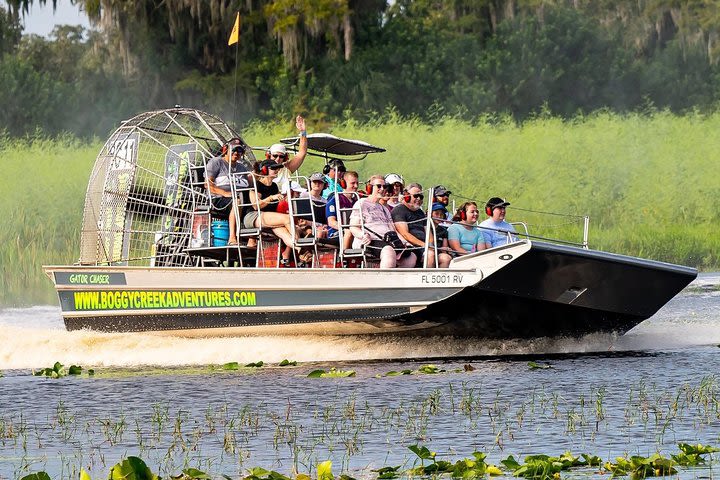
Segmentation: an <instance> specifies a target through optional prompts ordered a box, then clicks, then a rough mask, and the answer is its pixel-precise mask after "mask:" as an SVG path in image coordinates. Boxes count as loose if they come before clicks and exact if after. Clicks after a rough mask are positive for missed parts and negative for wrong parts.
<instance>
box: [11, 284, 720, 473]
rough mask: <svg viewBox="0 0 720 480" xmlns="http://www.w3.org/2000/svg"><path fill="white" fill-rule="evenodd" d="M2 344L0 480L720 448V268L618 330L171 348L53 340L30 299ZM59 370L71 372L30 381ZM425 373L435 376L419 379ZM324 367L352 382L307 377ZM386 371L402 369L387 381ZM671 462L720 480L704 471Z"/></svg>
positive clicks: (206, 342) (228, 341)
mask: <svg viewBox="0 0 720 480" xmlns="http://www.w3.org/2000/svg"><path fill="white" fill-rule="evenodd" d="M0 340H1V341H0V372H1V373H2V375H3V376H2V377H0V479H15V478H20V477H21V476H23V475H25V474H27V473H30V472H38V471H47V472H48V473H49V474H50V475H51V477H52V478H56V479H65V478H78V472H79V470H80V469H81V468H83V469H85V470H87V471H88V472H90V473H91V474H92V477H93V478H107V475H108V472H109V470H110V468H111V467H112V465H114V464H115V463H117V462H119V461H120V460H121V459H122V458H124V457H127V456H129V455H136V456H139V457H141V458H142V459H143V460H145V461H146V462H147V464H148V465H149V466H150V468H151V469H152V470H153V471H155V472H156V473H160V474H161V475H163V476H164V477H167V476H169V475H171V474H178V473H180V471H181V470H182V469H183V468H186V467H195V468H199V469H200V470H204V471H207V472H209V473H212V474H213V475H215V476H216V477H217V478H220V475H222V474H224V475H227V476H228V477H230V478H241V477H242V476H244V475H246V474H247V473H246V472H247V470H248V469H249V468H252V467H257V466H261V467H264V468H267V469H271V468H272V469H274V470H277V471H279V472H281V473H284V474H288V475H289V474H292V473H294V472H301V473H311V474H312V475H313V476H314V468H315V465H316V464H317V462H321V461H324V460H332V462H333V472H334V473H335V474H336V475H338V474H340V473H349V474H350V475H352V476H354V477H357V478H376V476H377V475H376V474H375V473H373V472H372V471H371V470H372V469H375V468H380V467H382V466H397V465H402V468H404V469H406V468H410V467H412V466H413V465H414V462H415V460H414V458H415V456H414V454H413V453H412V452H411V451H410V450H408V448H407V447H408V446H411V445H415V444H419V445H426V446H428V447H429V448H430V449H431V450H433V451H436V452H437V455H438V458H441V459H445V460H451V461H455V460H458V459H460V458H466V457H469V456H470V455H471V454H472V452H474V451H482V452H485V453H487V454H488V461H489V462H490V463H496V464H498V463H499V462H500V460H502V459H504V458H506V457H507V456H508V455H514V456H515V458H518V457H520V458H522V457H524V456H526V455H530V454H548V455H559V454H561V453H563V452H565V451H568V450H570V451H572V452H573V453H575V454H579V453H589V454H593V455H598V456H600V457H601V458H603V460H613V461H614V459H615V457H617V456H622V455H643V456H647V455H650V454H652V453H655V452H660V453H661V454H663V455H666V456H669V455H670V454H674V453H677V452H678V447H677V443H679V442H685V443H694V444H696V443H703V444H710V445H715V446H720V428H718V427H720V381H719V379H718V377H717V375H718V373H719V372H720V368H719V367H720V348H718V344H719V343H720V274H704V275H701V276H700V278H699V279H698V280H697V281H695V282H694V283H693V284H692V285H691V286H690V287H688V288H687V289H686V290H685V291H684V292H682V293H681V294H680V295H679V296H678V297H676V298H675V299H673V300H672V301H671V302H670V303H669V304H668V305H667V306H665V307H664V308H663V309H662V310H661V311H660V312H658V314H656V315H655V316H654V317H653V318H651V319H650V320H648V321H646V322H644V323H643V324H641V325H639V326H638V327H636V328H635V329H633V330H632V331H631V332H629V333H628V334H626V335H624V336H621V337H615V336H611V335H594V336H588V337H585V338H581V339H537V340H534V341H506V342H488V341H480V340H473V341H466V340H461V339H452V338H431V339H407V338H396V337H360V338H358V337H292V338H283V337H254V338H177V337H171V336H167V335H157V334H147V333H133V334H104V333H96V332H66V331H65V330H64V327H63V324H62V319H61V317H60V313H59V310H58V308H56V307H33V308H25V309H5V310H0ZM283 359H289V360H293V361H297V362H300V363H299V364H298V365H297V366H288V367H279V366H278V362H280V361H281V360H283ZM56 361H60V362H61V363H63V364H64V365H66V366H70V365H71V364H75V365H80V366H82V367H83V368H84V371H83V374H82V375H80V376H66V377H62V378H59V379H50V378H44V377H37V376H32V375H31V372H32V371H33V370H37V369H40V368H44V367H51V366H52V365H53V364H54V363H55V362H56ZM258 361H263V362H264V366H263V367H261V368H240V369H239V370H224V369H222V368H221V367H219V365H222V364H225V363H228V362H238V363H239V364H240V365H243V364H246V363H249V362H258ZM529 362H535V363H536V364H538V365H541V366H549V367H551V368H531V364H530V363H529ZM428 364H432V365H435V366H436V367H437V368H438V369H439V370H444V371H440V372H439V373H435V374H422V373H418V372H417V371H418V370H419V369H420V368H421V367H423V366H424V365H428ZM88 368H92V369H94V371H95V374H94V375H92V376H89V375H88V374H87V369H88ZM330 368H336V369H338V370H343V371H348V370H353V371H355V372H356V373H355V376H353V377H349V378H307V374H308V373H309V372H310V371H312V370H315V369H323V370H329V369H330ZM401 370H411V371H413V374H411V375H400V376H392V377H387V376H385V375H386V374H387V373H388V372H390V371H401ZM716 455H717V454H716ZM717 458H719V459H720V456H718V457H717ZM679 470H680V472H679V477H680V478H714V477H715V476H717V475H718V474H720V466H718V464H717V462H712V461H711V462H709V465H708V466H705V467H694V468H680V469H679ZM577 476H582V477H598V478H601V474H599V473H598V469H597V468H595V469H586V470H581V471H573V472H564V473H563V477H577ZM507 477H508V478H512V477H511V475H510V474H509V473H508V474H507ZM605 478H609V477H608V474H607V473H606V474H605Z"/></svg>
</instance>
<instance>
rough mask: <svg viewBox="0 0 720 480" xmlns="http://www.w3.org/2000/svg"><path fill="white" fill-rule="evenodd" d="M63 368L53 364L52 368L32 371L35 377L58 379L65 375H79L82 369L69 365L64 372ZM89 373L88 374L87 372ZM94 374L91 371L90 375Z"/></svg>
mask: <svg viewBox="0 0 720 480" xmlns="http://www.w3.org/2000/svg"><path fill="white" fill-rule="evenodd" d="M64 367H65V366H64V365H63V364H62V363H60V362H55V365H53V366H52V367H47V368H41V369H40V370H37V371H36V370H33V375H35V376H36V377H48V378H60V377H64V376H66V375H80V374H81V373H82V370H83V368H82V367H80V366H78V365H70V367H69V368H68V369H67V371H65V368H64ZM88 373H89V372H88ZM94 373H95V372H94V371H93V373H92V374H94Z"/></svg>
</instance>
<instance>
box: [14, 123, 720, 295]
mask: <svg viewBox="0 0 720 480" xmlns="http://www.w3.org/2000/svg"><path fill="white" fill-rule="evenodd" d="M288 125H289V124H283V125H268V124H258V123H254V124H250V125H248V126H247V128H246V129H245V132H244V136H245V138H246V140H247V141H248V143H250V144H251V145H269V144H270V143H273V142H275V141H277V139H278V138H281V137H284V136H287V135H288V134H291V133H292V132H291V131H288ZM719 128H720V113H715V114H711V115H700V114H688V115H685V116H677V115H674V114H671V113H667V112H651V113H649V114H643V115H640V114H629V115H618V114H613V113H607V112H598V113H595V114H593V115H589V116H583V117H577V118H575V119H573V120H571V121H564V120H561V119H559V118H553V117H538V118H535V119H531V120H528V121H526V122H524V123H523V124H521V125H518V124H516V123H514V122H512V121H511V120H509V119H506V118H492V117H488V118H481V119H478V120H477V121H476V122H473V123H469V122H464V121H459V120H455V119H453V118H445V119H441V120H440V121H438V122H437V123H435V124H433V125H427V124H422V123H420V122H419V121H417V120H413V119H402V118H399V117H398V116H396V115H393V114H392V113H390V114H387V115H384V116H382V117H381V118H380V119H379V120H377V121H374V122H370V123H366V124H359V123H357V122H354V121H352V120H348V121H346V122H344V123H341V124H337V125H335V126H334V127H333V128H332V130H331V133H333V134H336V135H338V136H341V137H348V138H359V139H362V140H365V141H368V142H370V143H372V144H375V145H378V146H382V147H385V148H387V150H388V152H387V153H386V154H383V155H370V156H369V157H368V158H367V159H366V160H365V161H363V162H357V163H349V164H348V168H350V169H356V170H358V171H359V172H360V174H361V179H364V178H367V177H368V176H369V175H370V174H373V173H389V172H399V173H402V174H403V175H404V176H405V178H406V181H418V182H420V183H422V184H423V185H424V186H425V187H430V186H432V185H435V184H439V183H442V184H443V185H445V186H446V187H448V188H450V189H451V190H452V191H453V193H454V199H455V201H456V202H462V201H464V200H465V199H466V198H469V199H476V200H478V201H479V202H484V201H485V200H486V199H487V198H489V197H491V196H495V195H498V196H502V197H506V198H507V199H508V200H509V201H510V202H511V203H512V205H511V207H510V209H509V210H508V219H509V220H510V221H524V222H526V223H527V224H528V226H529V230H530V233H531V234H534V235H539V236H547V237H553V238H563V239H566V240H571V241H575V242H579V241H581V240H582V218H578V217H559V216H554V215H548V214H545V213H542V212H558V213H565V214H571V215H589V216H590V219H591V220H590V246H591V248H598V249H602V250H607V251H611V252H618V253H626V254H630V255H638V256H642V257H646V258H652V259H657V260H663V261H670V262H677V263H681V264H687V265H692V266H697V267H700V268H703V269H715V268H718V266H720V257H719V255H720V254H719V253H718V252H720V236H718V235H717V234H716V231H715V228H716V225H718V223H719V222H720V202H717V201H716V198H717V197H718V196H720V177H718V176H717V175H714V173H713V172H714V171H715V168H716V167H715V165H717V164H718V163H719V162H720V136H718V135H717V134H716V132H717V131H718V129H719ZM311 131H312V128H311ZM100 147H101V143H100V141H94V142H89V143H83V142H81V141H79V140H76V139H74V138H71V137H60V138H55V139H47V138H32V139H25V140H10V141H8V140H6V139H4V140H3V143H2V145H0V156H1V157H2V159H3V162H2V164H3V166H4V168H5V170H4V175H2V176H1V177H0V188H2V191H3V201H2V203H0V265H2V272H1V274H0V304H4V305H12V304H15V305H27V304H52V303H55V299H54V295H53V292H52V289H51V286H50V282H48V281H47V279H45V278H44V277H43V275H42V272H41V270H40V266H41V265H42V264H62V263H72V262H73V261H75V260H76V259H77V257H78V254H79V248H78V246H79V235H80V222H81V218H82V206H83V200H84V193H85V188H86V185H87V179H88V177H89V174H90V170H91V168H92V164H93V161H94V158H95V156H96V155H97V152H98V151H99V149H100ZM258 153H260V154H261V153H262V152H258ZM321 165H322V161H321V160H320V159H318V158H310V159H309V160H308V161H307V162H306V164H305V165H304V166H303V168H302V173H303V174H309V173H311V172H313V171H316V170H319V169H320V168H321Z"/></svg>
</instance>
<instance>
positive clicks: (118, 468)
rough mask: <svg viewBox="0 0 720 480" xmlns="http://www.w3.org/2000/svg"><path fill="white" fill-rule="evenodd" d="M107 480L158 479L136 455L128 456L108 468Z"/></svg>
mask: <svg viewBox="0 0 720 480" xmlns="http://www.w3.org/2000/svg"><path fill="white" fill-rule="evenodd" d="M108 479H109V480H159V479H160V477H158V476H157V475H155V474H154V473H152V471H150V468H148V466H147V465H146V464H145V462H143V461H142V460H141V459H139V458H138V457H128V458H126V459H124V460H123V461H122V462H120V463H118V464H117V465H115V466H113V467H112V468H111V469H110V476H109V477H108Z"/></svg>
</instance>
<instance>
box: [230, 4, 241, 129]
mask: <svg viewBox="0 0 720 480" xmlns="http://www.w3.org/2000/svg"><path fill="white" fill-rule="evenodd" d="M233 43H234V44H235V81H234V86H233V125H234V126H235V128H237V85H238V73H237V72H238V52H239V51H240V10H238V12H237V14H236V15H235V23H234V24H233V29H232V32H231V33H230V38H229V39H228V45H229V46H231V45H232V44H233Z"/></svg>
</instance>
